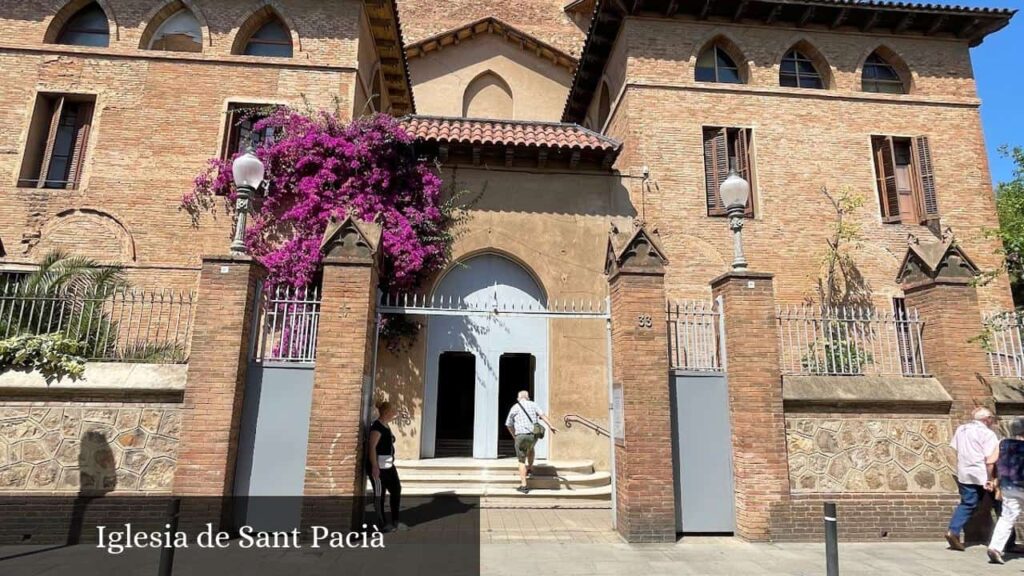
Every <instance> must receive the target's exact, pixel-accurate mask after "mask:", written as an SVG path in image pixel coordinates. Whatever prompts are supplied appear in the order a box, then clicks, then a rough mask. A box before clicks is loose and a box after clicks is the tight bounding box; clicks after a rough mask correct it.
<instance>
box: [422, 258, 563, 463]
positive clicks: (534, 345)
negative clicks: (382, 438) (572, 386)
mask: <svg viewBox="0 0 1024 576" xmlns="http://www.w3.org/2000/svg"><path fill="white" fill-rule="evenodd" d="M434 294H435V296H438V297H444V298H446V299H447V298H449V297H452V298H461V299H463V301H464V302H466V303H467V304H468V307H470V308H473V309H476V310H483V309H493V308H496V307H497V306H496V304H497V303H503V304H512V303H514V304H516V306H517V307H519V306H520V305H524V306H525V305H528V304H532V305H533V306H534V307H535V308H539V307H541V305H542V303H543V293H542V292H541V290H540V288H539V287H538V286H537V283H536V282H535V281H534V279H533V277H532V276H530V274H529V273H528V272H526V270H524V269H523V268H522V267H521V266H519V265H518V264H516V263H514V262H512V261H511V260H509V259H507V258H504V257H501V256H498V255H493V254H485V255H481V256H476V257H473V258H470V259H469V260H466V261H465V262H463V263H461V264H458V265H456V266H455V267H453V268H452V270H450V271H449V272H448V273H447V274H446V275H445V276H444V278H443V279H442V280H441V282H440V283H439V285H438V287H437V288H436V289H435V291H434ZM427 326H428V329H427V358H426V360H427V366H426V374H425V376H426V378H425V390H424V412H423V435H422V443H421V450H420V453H421V456H422V457H424V458H432V457H433V456H434V447H435V441H436V430H437V407H438V396H439V394H438V387H439V384H440V386H444V384H445V383H443V382H442V383H439V382H438V375H439V364H440V358H441V355H442V354H444V353H446V352H467V353H470V354H472V355H473V356H474V359H475V374H474V402H473V414H472V415H470V414H466V415H464V417H466V418H470V417H471V418H472V419H473V457H474V458H496V457H497V456H498V437H499V434H502V433H504V432H503V428H504V427H503V426H502V424H503V423H504V419H505V417H506V416H507V414H505V413H504V412H505V411H506V409H505V408H504V407H502V408H501V409H500V411H501V413H499V392H500V388H499V382H500V376H501V374H500V368H501V364H502V361H501V358H502V356H503V355H506V354H529V355H531V356H533V386H534V400H535V401H536V402H537V403H538V404H539V405H540V407H541V409H542V410H544V411H545V412H547V407H548V319H547V318H544V317H530V316H510V315H504V314H479V313H477V314H467V315H460V316H432V317H431V318H430V319H429V321H428V325H427ZM527 385H528V382H523V383H521V384H519V383H515V382H512V383H509V382H506V386H516V388H517V390H518V389H525V388H526V387H527ZM506 392H507V391H506ZM499 430H502V431H499ZM547 452H548V445H547V439H546V438H545V439H544V440H542V441H541V442H540V443H539V444H538V446H537V456H538V457H540V458H546V457H547Z"/></svg>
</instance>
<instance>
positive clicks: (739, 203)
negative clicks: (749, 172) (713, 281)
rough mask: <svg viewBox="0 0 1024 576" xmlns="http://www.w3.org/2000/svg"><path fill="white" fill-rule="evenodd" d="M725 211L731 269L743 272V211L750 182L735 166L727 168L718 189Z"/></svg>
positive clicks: (745, 261) (748, 197) (748, 198)
mask: <svg viewBox="0 0 1024 576" xmlns="http://www.w3.org/2000/svg"><path fill="white" fill-rule="evenodd" d="M719 193H720V195H721V196H720V197H721V198H722V203H723V204H725V212H726V214H728V215H729V228H730V229H731V230H732V234H733V235H732V249H733V259H732V269H733V271H736V272H743V271H746V269H747V259H746V258H745V257H744V256H743V213H744V212H745V211H746V209H747V202H748V201H749V200H750V182H747V181H746V180H744V179H743V177H742V176H740V175H739V173H737V172H736V167H735V166H733V167H732V168H730V169H729V176H728V178H726V179H725V181H724V182H722V185H721V187H720V189H719Z"/></svg>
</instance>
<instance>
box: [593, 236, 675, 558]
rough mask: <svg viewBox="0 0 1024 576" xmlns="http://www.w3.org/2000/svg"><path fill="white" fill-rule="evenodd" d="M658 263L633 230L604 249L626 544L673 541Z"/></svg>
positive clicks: (657, 254)
mask: <svg viewBox="0 0 1024 576" xmlns="http://www.w3.org/2000/svg"><path fill="white" fill-rule="evenodd" d="M666 262H667V261H666V260H665V258H664V256H663V252H662V251H661V250H660V248H659V247H658V244H657V237H656V236H654V235H652V234H649V233H648V232H647V230H646V229H645V228H643V227H642V226H638V227H637V228H635V229H634V230H633V231H632V232H631V233H624V234H618V233H613V236H612V238H611V242H610V244H609V265H608V281H609V284H610V286H609V291H610V294H611V319H612V374H613V379H614V383H615V385H616V386H621V388H622V412H623V413H622V419H623V424H624V427H623V428H624V437H622V438H616V439H615V442H616V446H615V489H616V511H615V513H616V528H617V529H618V531H619V533H620V534H621V535H622V537H623V538H625V539H626V540H627V541H629V542H674V541H675V537H676V520H675V492H674V490H673V486H674V482H675V479H674V475H673V471H672V420H671V412H670V410H671V402H670V401H669V388H668V386H669V382H668V327H667V324H666V322H665V316H664V315H665V263H666Z"/></svg>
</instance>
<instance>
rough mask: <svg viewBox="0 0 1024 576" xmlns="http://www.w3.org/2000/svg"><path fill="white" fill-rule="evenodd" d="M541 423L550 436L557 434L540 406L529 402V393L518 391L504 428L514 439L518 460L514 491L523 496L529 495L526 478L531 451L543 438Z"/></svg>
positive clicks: (530, 470) (529, 469) (530, 472)
mask: <svg viewBox="0 0 1024 576" xmlns="http://www.w3.org/2000/svg"><path fill="white" fill-rule="evenodd" d="M541 421H543V422H544V423H545V424H547V425H548V428H550V429H551V433H552V434H554V433H557V432H558V430H557V429H556V428H555V427H554V426H553V425H552V424H551V422H550V421H549V420H548V418H547V416H545V415H544V412H543V411H541V409H540V406H537V403H536V402H534V401H532V400H530V393H529V392H528V391H526V390H522V391H520V392H519V396H518V398H517V400H516V403H515V405H514V406H512V409H511V410H509V412H508V418H506V419H505V427H506V428H508V432H509V434H511V435H512V437H513V438H515V447H516V458H518V459H519V487H518V488H516V490H518V491H519V492H522V493H523V494H529V493H530V488H529V487H527V485H526V477H527V475H528V474H532V473H533V455H534V450H533V449H534V447H535V446H536V445H537V441H538V440H540V439H541V438H543V437H544V426H541V424H540V422H541Z"/></svg>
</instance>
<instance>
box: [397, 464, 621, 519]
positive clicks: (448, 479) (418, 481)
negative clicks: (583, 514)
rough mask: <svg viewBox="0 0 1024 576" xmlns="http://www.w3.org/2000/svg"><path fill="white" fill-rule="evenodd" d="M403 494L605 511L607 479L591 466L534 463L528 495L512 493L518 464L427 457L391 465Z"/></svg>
mask: <svg viewBox="0 0 1024 576" xmlns="http://www.w3.org/2000/svg"><path fill="white" fill-rule="evenodd" d="M396 465H397V466H398V470H399V474H400V476H401V478H402V494H403V495H409V496H429V495H435V494H456V495H459V496H473V497H478V498H480V502H481V506H482V507H484V508H608V507H609V506H610V505H611V494H612V492H611V474H609V473H608V472H606V471H603V470H599V471H595V470H594V463H593V462H592V461H589V460H580V461H554V460H552V461H547V460H544V461H537V462H535V463H534V466H533V470H534V474H533V476H532V477H531V478H530V479H529V486H530V493H529V494H521V493H519V492H518V491H516V487H517V486H519V463H518V462H517V461H516V460H515V459H513V458H508V459H498V460H474V459H472V458H432V459H425V460H399V461H397V462H396Z"/></svg>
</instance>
